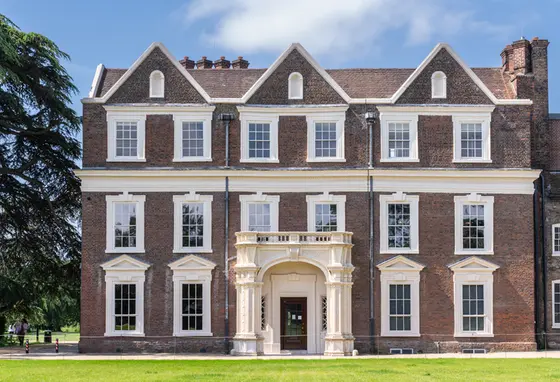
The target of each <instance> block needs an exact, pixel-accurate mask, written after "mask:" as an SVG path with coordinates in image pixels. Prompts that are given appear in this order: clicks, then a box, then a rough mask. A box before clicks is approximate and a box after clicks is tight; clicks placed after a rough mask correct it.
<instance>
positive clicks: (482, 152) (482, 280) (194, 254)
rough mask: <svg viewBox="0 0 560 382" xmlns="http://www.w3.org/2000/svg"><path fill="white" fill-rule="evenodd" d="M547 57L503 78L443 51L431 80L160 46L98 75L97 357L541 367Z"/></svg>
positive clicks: (86, 287)
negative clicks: (478, 353)
mask: <svg viewBox="0 0 560 382" xmlns="http://www.w3.org/2000/svg"><path fill="white" fill-rule="evenodd" d="M547 45H548V42H547V41H546V40H539V39H533V40H532V41H530V42H529V41H527V40H520V41H516V42H514V43H513V44H512V45H508V46H507V47H506V48H505V49H504V50H503V52H502V67H496V68H472V69H471V68H469V67H468V66H467V65H466V64H465V63H464V62H463V61H462V60H461V58H460V57H459V56H458V55H457V54H456V53H455V52H454V51H453V50H452V49H451V47H449V46H448V45H446V44H438V45H437V46H436V47H435V48H434V49H433V50H432V52H431V53H430V54H429V55H428V56H427V57H426V59H425V60H424V61H423V62H422V63H421V64H420V65H419V66H418V67H417V68H416V69H332V70H328V69H327V70H325V69H323V68H322V67H321V66H320V65H319V64H318V63H317V62H316V61H315V59H314V58H313V57H311V56H310V55H309V53H307V52H306V51H305V49H304V48H303V47H302V46H301V45H299V44H293V45H291V46H290V47H289V48H288V49H287V50H286V51H285V52H284V53H283V54H282V55H281V56H280V57H279V58H278V59H277V60H276V61H275V62H274V63H273V64H272V65H271V66H270V67H269V68H268V69H251V68H249V63H248V62H247V61H246V60H245V59H243V58H242V57H239V58H238V59H237V60H234V61H232V62H230V61H228V60H226V59H225V58H224V57H221V58H220V59H218V60H216V61H213V62H212V61H211V60H208V59H207V58H206V57H202V59H201V60H198V61H196V62H195V61H193V60H191V59H189V58H188V57H185V58H184V59H183V60H180V61H179V60H176V59H175V58H174V57H173V56H172V55H171V54H170V53H169V51H168V50H167V49H166V48H165V47H164V46H163V45H162V44H160V43H154V44H152V45H151V46H150V47H149V48H148V49H147V50H146V51H145V52H144V54H142V56H140V58H139V59H138V60H137V61H136V62H135V63H134V64H133V65H132V66H131V67H130V68H129V69H126V70H124V69H109V68H105V67H104V66H103V65H99V67H98V69H97V72H96V74H95V78H94V81H93V85H92V89H91V91H90V94H89V96H88V97H87V98H85V99H84V100H83V107H84V112H83V125H84V128H83V141H84V156H83V169H82V170H81V171H80V172H79V175H80V177H81V179H82V190H83V265H82V318H81V331H82V332H81V340H80V350H81V351H85V352H95V351H117V350H119V349H120V350H125V351H130V350H149V351H190V352H199V351H212V352H224V351H229V350H230V349H233V351H234V353H235V354H241V355H243V354H263V353H264V354H279V353H284V352H301V351H305V352H307V353H310V354H318V353H321V354H322V353H324V354H328V355H341V354H345V355H348V354H351V353H352V351H353V350H354V349H356V350H358V351H359V352H365V353H367V352H373V351H376V352H377V351H379V352H389V351H390V350H391V349H393V351H394V352H398V351H400V350H399V349H413V350H412V351H414V352H419V351H424V352H432V351H461V350H462V349H466V348H468V349H472V348H473V347H474V348H480V349H486V350H529V349H535V348H536V346H537V342H536V337H535V334H536V332H535V314H536V310H537V309H538V304H537V305H536V302H539V300H538V299H536V298H535V296H536V293H537V290H536V289H535V286H537V287H538V285H539V275H538V273H537V274H536V273H535V271H536V270H537V269H539V267H540V266H541V265H542V264H541V263H540V262H539V260H538V258H536V257H535V256H536V255H537V252H536V251H535V248H536V245H537V241H536V240H535V238H536V236H535V228H536V226H535V221H536V220H535V219H536V215H534V214H533V208H534V207H535V205H536V204H535V203H536V201H537V196H536V194H535V192H534V189H535V184H538V182H536V180H537V179H538V178H539V174H540V169H541V168H543V166H544V163H548V162H547V161H548V160H549V159H548V156H547V153H548V147H547V146H546V144H547V142H548V139H547V137H548V136H547V134H548V131H547V125H548V95H547V94H545V93H543V91H542V89H544V87H545V86H546V87H547V86H548V85H547V83H548V78H547V76H548V74H547V71H548V69H547V59H546V54H547ZM539 89H540V90H539ZM559 210H560V209H559ZM559 217H560V213H559ZM558 222H559V223H560V220H559V221H558ZM558 278H559V279H560V274H559V275H558ZM537 289H538V288H537ZM559 293H560V291H559ZM403 351H407V350H403Z"/></svg>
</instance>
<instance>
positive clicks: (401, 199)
mask: <svg viewBox="0 0 560 382" xmlns="http://www.w3.org/2000/svg"><path fill="white" fill-rule="evenodd" d="M419 200H420V196H418V195H408V194H405V193H403V192H396V193H394V194H391V195H379V237H380V242H379V251H380V253H383V254H391V253H392V254H397V253H400V254H418V253H419V252H420V248H419V247H420V244H419V242H420V240H419V237H418V227H419V213H418V203H419ZM392 203H399V204H400V203H405V204H406V203H408V204H410V248H409V249H406V248H389V232H388V206H389V204H392Z"/></svg>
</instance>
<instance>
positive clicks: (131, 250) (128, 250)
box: [105, 248, 146, 253]
mask: <svg viewBox="0 0 560 382" xmlns="http://www.w3.org/2000/svg"><path fill="white" fill-rule="evenodd" d="M105 253H146V250H145V249H144V248H119V249H106V250H105Z"/></svg>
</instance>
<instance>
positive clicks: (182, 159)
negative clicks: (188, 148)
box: [173, 157, 212, 162]
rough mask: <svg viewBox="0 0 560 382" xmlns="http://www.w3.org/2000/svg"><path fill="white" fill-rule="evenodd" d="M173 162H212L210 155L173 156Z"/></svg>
mask: <svg viewBox="0 0 560 382" xmlns="http://www.w3.org/2000/svg"><path fill="white" fill-rule="evenodd" d="M173 162H212V158H208V157H190V158H173Z"/></svg>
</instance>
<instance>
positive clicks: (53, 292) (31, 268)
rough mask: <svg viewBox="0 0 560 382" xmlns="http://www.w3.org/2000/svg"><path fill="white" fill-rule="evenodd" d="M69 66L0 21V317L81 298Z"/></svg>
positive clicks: (76, 122) (38, 40)
mask: <svg viewBox="0 0 560 382" xmlns="http://www.w3.org/2000/svg"><path fill="white" fill-rule="evenodd" d="M68 59H69V56H68V55H67V54H66V53H64V52H62V51H61V50H60V49H59V48H58V47H57V46H56V44H55V43H53V42H52V41H51V40H49V39H48V38H46V37H44V36H42V35H40V34H36V33H25V32H23V31H21V30H20V29H19V28H18V27H17V26H16V25H15V24H13V23H12V22H11V21H10V20H9V19H7V18H6V17H5V16H3V15H1V14H0V316H2V315H5V314H7V313H8V312H22V313H26V312H28V311H29V309H30V308H31V307H32V306H34V305H35V306H37V305H39V304H40V301H41V299H42V298H45V297H48V296H58V297H60V295H61V294H66V295H68V296H73V298H77V296H78V293H79V274H80V272H79V266H80V259H81V253H80V245H81V240H80V234H79V230H78V226H77V225H78V223H77V222H78V221H79V214H80V203H81V201H80V181H79V179H78V178H77V177H76V175H75V174H74V171H73V170H74V169H76V168H77V165H76V161H77V160H78V159H79V158H80V154H81V149H80V144H79V141H78V140H77V139H76V136H77V135H78V133H79V131H80V119H79V117H78V116H77V115H76V113H75V112H74V110H72V108H71V106H70V105H71V96H72V95H73V94H75V93H76V92H77V89H76V87H75V86H74V85H73V83H72V78H71V77H70V76H69V75H68V73H67V72H66V70H65V69H64V67H63V66H62V65H61V63H60V61H61V60H68ZM2 329H3V328H0V330H2Z"/></svg>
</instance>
